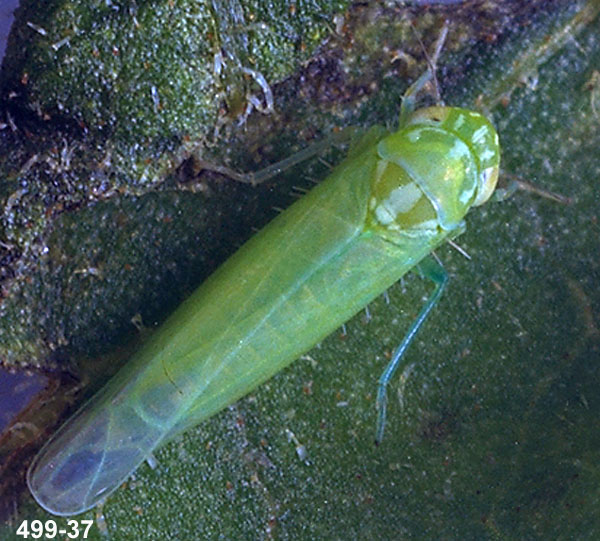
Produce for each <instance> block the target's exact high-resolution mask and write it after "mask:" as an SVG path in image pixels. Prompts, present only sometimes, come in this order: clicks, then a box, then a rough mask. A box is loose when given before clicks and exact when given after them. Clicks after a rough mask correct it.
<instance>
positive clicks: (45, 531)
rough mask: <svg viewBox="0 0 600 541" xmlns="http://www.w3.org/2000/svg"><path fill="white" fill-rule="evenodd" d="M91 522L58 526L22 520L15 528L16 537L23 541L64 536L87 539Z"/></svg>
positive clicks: (51, 522) (53, 523) (79, 521)
mask: <svg viewBox="0 0 600 541" xmlns="http://www.w3.org/2000/svg"><path fill="white" fill-rule="evenodd" d="M93 523H94V521H93V520H73V519H71V520H67V523H66V525H64V524H61V525H60V526H59V525H58V524H57V523H56V521H54V520H46V521H41V520H31V521H29V520H24V521H23V522H21V524H20V525H19V527H18V528H17V532H16V533H17V535H18V536H19V537H22V538H23V539H56V537H57V536H59V535H61V536H63V535H64V536H66V537H67V539H87V537H88V532H89V531H90V528H91V527H92V524H93Z"/></svg>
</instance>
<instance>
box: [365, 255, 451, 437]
mask: <svg viewBox="0 0 600 541" xmlns="http://www.w3.org/2000/svg"><path fill="white" fill-rule="evenodd" d="M418 267H419V269H420V271H421V272H422V273H423V275H424V276H425V277H427V278H429V279H430V280H431V281H432V282H433V283H434V284H435V289H434V290H433V293H432V294H431V295H430V297H429V299H427V302H426V303H425V305H424V306H423V308H421V311H420V312H419V315H418V316H417V319H415V320H414V321H413V323H412V325H411V326H410V328H409V329H408V332H407V333H406V336H405V337H404V339H403V340H402V342H401V343H400V345H399V346H398V347H397V348H396V350H395V351H394V353H393V355H392V359H391V361H390V362H389V363H388V365H387V366H386V367H385V370H384V371H383V374H381V376H380V378H379V385H378V388H377V402H376V404H377V432H376V435H375V443H376V444H379V442H381V440H382V439H383V431H384V429H385V416H386V406H387V394H386V393H387V385H388V383H389V382H390V380H391V379H392V377H393V376H394V374H395V373H396V370H398V367H399V366H400V361H401V360H402V356H403V355H404V353H405V351H406V349H407V348H408V346H409V345H410V343H411V342H412V341H413V339H414V338H415V335H416V334H417V331H418V330H419V329H420V328H421V325H423V323H424V322H425V319H427V316H428V315H429V312H431V309H432V308H433V307H434V306H435V305H436V303H437V302H438V300H439V299H440V297H441V295H442V292H443V291H444V288H445V286H446V283H447V282H448V275H447V274H446V271H445V270H444V268H443V267H442V266H441V265H440V264H439V263H437V262H436V261H435V260H434V259H433V258H432V257H427V258H425V259H424V260H423V261H421V263H419V265H418Z"/></svg>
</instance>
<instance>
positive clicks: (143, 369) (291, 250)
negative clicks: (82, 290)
mask: <svg viewBox="0 0 600 541" xmlns="http://www.w3.org/2000/svg"><path fill="white" fill-rule="evenodd" d="M430 77H431V75H430V74H429V73H428V74H425V75H424V76H423V77H421V78H420V79H419V80H418V81H417V82H416V83H415V84H414V85H413V87H411V89H410V90H409V92H408V93H407V95H406V97H405V99H404V102H403V106H402V113H401V116H400V125H399V128H398V129H397V130H396V131H394V132H389V131H388V130H385V129H384V128H380V127H376V128H373V129H371V130H370V131H369V132H368V133H367V134H366V135H365V136H364V137H363V139H362V140H361V141H360V142H359V144H358V145H356V146H355V147H354V148H353V149H352V150H351V151H350V153H349V155H348V157H347V158H346V159H345V160H344V161H343V162H342V163H341V164H340V165H339V166H338V167H337V168H335V169H334V170H333V172H332V173H331V174H330V175H329V176H328V178H327V179H325V180H324V181H323V182H322V183H321V184H319V185H318V186H317V187H315V188H314V189H313V190H311V191H310V192H309V193H308V194H307V195H306V196H304V197H303V198H301V199H300V200H299V201H297V202H296V203H294V204H293V205H292V206H291V207H290V208H288V209H287V210H286V211H284V212H283V213H281V214H280V215H279V216H278V217H277V218H276V219H274V220H273V221H272V222H271V223H270V224H269V225H267V226H266V227H265V228H264V229H263V230H261V231H260V232H259V233H258V234H257V235H255V236H254V237H253V238H252V239H250V240H249V241H248V242H247V243H246V244H245V245H244V246H242V247H241V248H240V250H238V252H237V253H235V254H234V255H233V256H232V257H231V258H230V259H229V260H227V261H226V262H225V263H224V264H223V265H222V266H221V267H220V268H219V269H218V270H217V271H216V272H215V273H214V274H213V275H212V276H211V277H210V278H209V279H208V280H206V282H205V283H203V284H202V285H201V286H200V287H199V288H198V289H197V290H196V291H195V292H194V293H193V294H192V295H191V296H190V298H188V299H187V300H186V301H185V302H184V303H183V304H182V305H181V306H180V307H179V308H178V309H177V310H176V311H175V312H174V313H173V314H172V315H171V316H170V317H169V319H168V320H167V321H166V322H165V323H164V325H163V326H162V327H161V328H160V329H159V330H158V331H157V332H156V333H155V335H154V336H153V337H152V338H151V339H150V340H149V342H148V343H146V344H145V345H144V346H143V347H142V348H141V349H140V351H139V352H138V353H137V354H136V355H135V356H134V357H133V358H132V359H131V360H130V361H129V363H128V364H127V365H126V366H125V367H124V368H123V369H122V370H121V371H119V372H118V373H117V374H116V375H115V376H114V378H113V379H111V380H110V381H109V383H108V384H107V385H106V386H105V387H104V389H102V391H101V392H100V393H98V394H97V395H96V396H94V397H93V398H92V400H91V401H89V402H88V403H87V404H84V406H83V407H82V408H81V409H80V410H79V411H78V412H77V413H76V414H75V415H74V416H73V417H72V418H71V419H69V420H68V421H67V423H65V425H63V426H62V427H61V429H60V430H59V431H58V432H57V433H56V435H55V436H54V437H53V438H52V439H51V440H50V441H49V442H48V443H47V444H46V445H45V446H44V447H43V449H42V450H41V451H40V453H39V454H38V455H37V457H36V458H35V460H34V462H33V463H32V465H31V467H30V469H29V472H28V476H27V481H28V485H29V488H30V490H31V492H32V494H33V496H34V497H35V499H36V500H37V502H38V503H39V504H40V505H41V506H42V507H44V508H45V509H46V510H48V511H49V512H51V513H54V514H57V515H73V514H77V513H81V512H83V511H85V510H87V509H89V508H91V507H93V506H94V505H96V504H97V503H98V502H100V501H101V500H103V499H104V498H106V497H107V496H108V495H109V494H110V493H111V492H112V491H114V490H115V489H116V488H117V487H118V486H119V485H120V484H121V483H122V482H123V481H124V480H125V479H126V478H127V477H128V476H129V475H130V474H131V473H132V472H133V471H134V470H135V469H136V468H137V467H138V466H139V465H140V464H141V463H142V462H143V461H144V460H146V459H147V458H148V457H149V456H150V454H151V453H152V452H153V451H154V450H155V449H156V448H157V447H159V446H160V445H162V444H163V443H165V442H166V441H168V440H169V439H171V438H172V437H173V436H175V435H177V434H179V433H180V432H182V431H184V430H186V429H188V428H190V427H192V426H194V425H196V424H198V423H199V422H201V421H202V420H204V419H206V418H208V417H210V416H211V415H213V414H215V413H216V412H218V411H219V410H221V409H223V408H224V407H226V406H227V405H229V404H231V403H232V402H234V401H235V400H237V399H239V398H240V397H242V396H244V395H245V394H247V393H248V392H250V391H251V390H252V389H254V388H255V387H257V386H258V385H260V384H261V383H262V382H264V381H265V380H267V379H268V378H270V377H271V376H273V375H274V374H275V373H276V372H278V371H280V370H281V369H283V368H284V367H285V366H287V365H288V364H289V363H291V362H292V361H293V360H294V359H296V358H298V357H299V356H300V355H302V354H303V353H304V352H306V351H307V350H309V349H310V348H311V347H312V346H313V345H315V344H316V343H317V342H319V341H320V340H322V339H323V338H325V337H326V336H327V335H329V334H330V333H331V332H333V331H334V330H335V329H336V328H338V327H340V326H341V325H342V324H343V323H344V322H345V321H347V320H348V319H350V318H351V317H352V316H353V315H354V314H356V313H357V312H359V311H360V310H361V309H363V308H364V307H365V306H366V305H367V304H368V303H369V302H370V301H372V300H373V299H374V298H375V297H377V296H378V295H380V294H381V293H382V292H384V291H385V290H386V289H387V288H388V287H390V286H391V285H392V284H393V283H394V282H396V281H397V280H398V279H399V278H401V277H402V276H403V275H404V274H405V273H406V272H408V271H409V270H411V269H412V268H414V267H415V266H417V265H418V266H419V267H420V268H421V270H422V271H423V272H424V274H425V275H426V276H428V277H429V278H431V279H432V280H433V281H434V282H435V283H436V289H435V291H434V293H433V295H432V296H431V298H430V299H429V301H428V302H427V303H426V305H425V307H424V308H423V310H422V311H421V313H420V314H419V316H418V318H417V320H416V321H415V323H414V324H413V325H412V326H411V328H410V330H409V332H408V334H407V336H406V338H405V339H404V340H403V342H402V344H401V345H400V346H399V347H398V349H397V350H396V352H395V354H394V356H393V358H392V361H391V362H390V364H389V365H388V367H387V368H386V371H385V372H384V374H383V375H382V377H381V379H380V387H379V392H378V405H379V422H378V433H377V434H378V436H377V437H378V439H380V438H381V436H382V434H383V427H384V421H385V388H386V384H387V382H388V381H389V379H390V378H391V376H392V375H393V373H394V371H395V370H396V368H397V366H398V362H399V360H400V358H401V356H402V354H403V352H404V350H405V349H406V347H407V346H408V344H409V343H410V341H411V340H412V338H413V337H414V334H415V333H416V331H417V330H418V328H419V327H420V325H421V324H422V323H423V321H424V320H425V318H426V316H427V314H428V313H429V311H430V310H431V308H432V307H433V306H434V304H435V303H436V301H437V299H438V298H439V296H440V294H441V292H442V289H443V286H444V284H445V282H446V280H447V278H446V275H445V273H444V271H443V269H442V268H441V267H440V266H439V265H438V264H436V263H434V261H433V260H431V259H429V258H427V259H425V258H426V256H428V255H429V254H430V253H431V251H432V250H434V249H435V248H436V247H437V246H439V245H440V244H442V243H443V242H445V241H446V240H449V239H452V238H454V237H456V236H457V235H459V234H460V233H462V232H463V231H464V229H465V226H464V221H463V219H464V217H465V215H466V213H467V212H468V210H469V209H470V208H471V207H472V206H477V205H481V204H483V203H485V202H486V201H487V200H488V199H489V198H490V196H491V195H492V193H493V191H494V189H495V186H496V182H497V178H498V169H499V160H500V147H499V141H498V135H497V133H496V130H495V129H494V127H493V126H492V124H491V123H490V122H489V121H488V120H487V119H486V118H485V117H484V116H482V115H481V114H479V113H476V112H473V111H470V110H466V109H462V108H456V107H443V106H434V107H428V108H424V109H420V110H417V111H414V110H413V109H414V94H415V93H416V92H417V91H418V90H419V89H420V88H421V87H422V86H423V84H424V83H425V82H426V81H427V80H428V79H430Z"/></svg>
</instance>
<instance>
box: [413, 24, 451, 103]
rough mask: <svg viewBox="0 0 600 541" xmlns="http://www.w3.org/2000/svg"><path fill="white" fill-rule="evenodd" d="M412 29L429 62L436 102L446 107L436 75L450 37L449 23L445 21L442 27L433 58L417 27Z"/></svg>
mask: <svg viewBox="0 0 600 541" xmlns="http://www.w3.org/2000/svg"><path fill="white" fill-rule="evenodd" d="M412 28H413V30H414V32H415V36H416V38H417V41H418V42H419V45H420V46H421V49H422V51H423V55H424V56H425V61H426V62H427V66H428V68H429V73H430V74H431V81H432V84H433V87H434V89H435V101H436V103H437V104H439V105H444V102H443V100H442V96H441V93H440V85H439V83H438V80H437V75H436V73H437V61H438V59H439V57H440V54H441V52H442V48H443V47H444V43H445V41H446V37H447V36H448V21H444V26H443V27H442V30H441V32H440V35H439V36H438V39H437V40H436V42H435V48H434V50H433V55H432V56H429V54H428V53H427V49H426V48H425V44H424V43H423V40H422V39H421V36H420V35H419V33H418V32H417V31H416V29H415V27H414V26H413V27H412Z"/></svg>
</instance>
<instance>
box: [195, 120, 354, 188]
mask: <svg viewBox="0 0 600 541" xmlns="http://www.w3.org/2000/svg"><path fill="white" fill-rule="evenodd" d="M355 131H356V130H355V129H354V128H353V127H348V128H345V129H342V130H340V131H339V132H335V133H333V134H332V135H330V136H329V137H327V138H325V139H324V140H322V141H318V142H316V143H313V144H311V145H309V146H307V147H306V148H303V149H302V150H299V151H298V152H296V153H294V154H292V155H291V156H288V157H287V158H284V159H283V160H281V161H278V162H275V163H272V164H271V165H268V166H267V167H265V168H264V169H260V170H259V171H255V172H251V173H242V172H240V171H236V170H235V169H231V168H229V167H226V166H224V165H218V164H214V163H211V162H208V161H205V160H203V159H201V158H200V157H196V166H197V167H199V168H200V169H206V170H208V171H214V172H215V173H219V174H221V175H225V176H226V177H229V178H231V179H233V180H236V181H238V182H243V183H245V184H252V185H253V186H256V185H258V184H261V183H262V182H264V181H266V180H268V179H270V178H272V177H275V176H277V175H279V174H280V173H282V172H283V171H286V170H287V169H290V168H291V167H294V166H295V165H298V164H299V163H302V162H303V161H306V160H308V159H310V158H312V157H313V156H316V155H317V154H320V153H321V152H323V151H324V150H325V149H326V148H328V147H329V146H331V145H336V144H342V143H346V142H348V141H349V140H350V139H351V138H352V136H353V135H354V133H355Z"/></svg>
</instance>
